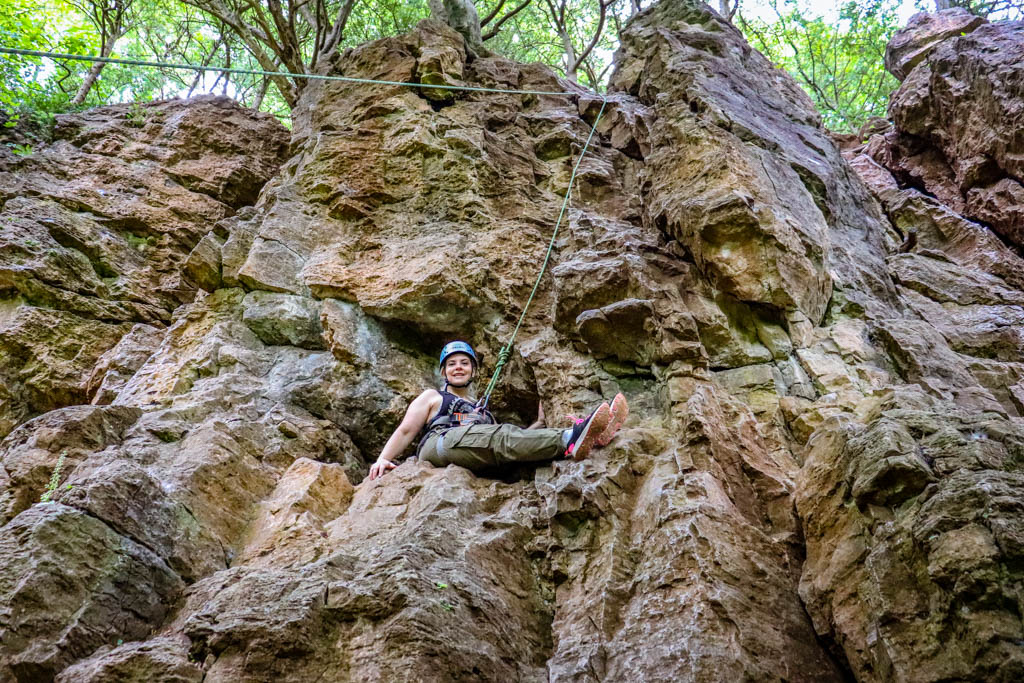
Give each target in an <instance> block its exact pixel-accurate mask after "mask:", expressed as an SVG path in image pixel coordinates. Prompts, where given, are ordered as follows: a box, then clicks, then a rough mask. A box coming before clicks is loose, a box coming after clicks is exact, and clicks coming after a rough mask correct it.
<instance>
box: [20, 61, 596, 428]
mask: <svg viewBox="0 0 1024 683" xmlns="http://www.w3.org/2000/svg"><path fill="white" fill-rule="evenodd" d="M0 54H10V55H21V56H25V57H48V58H50V59H71V60H77V61H82V62H103V63H105V64H121V65H124V66H149V67H155V68H165V69H185V70H188V71H218V72H221V73H232V74H246V75H250V76H285V77H288V78H309V79H315V80H321V81H343V82H346V83H370V84H374V85H396V86H405V87H409V88H430V89H437V90H467V91H470V92H495V93H507V94H510V95H559V96H572V95H580V94H581V93H579V92H558V91H547V90H505V89H502V88H480V87H475V86H469V85H434V84H430V83H406V82H403V81H384V80H378V79H374V78H354V77H351V76H325V75H321V74H297V73H290V72H287V71H263V70H261V69H235V68H229V67H223V66H194V65H192V64H172V63H167V62H152V61H146V60H141V59H119V58H116V57H95V56H88V55H72V54H64V53H60V52H45V51H42V50H22V49H17V48H9V47H0ZM607 104H608V98H607V96H605V95H601V109H600V110H598V112H597V118H595V119H594V125H593V126H591V127H590V135H588V136H587V141H586V142H585V143H584V144H583V149H582V150H581V151H580V156H579V158H578V159H576V164H575V165H574V166H573V169H572V175H570V176H569V187H567V188H566V190H565V197H564V198H563V199H562V208H561V210H559V212H558V219H557V220H556V221H555V230H554V232H553V233H551V241H550V242H548V251H547V253H546V254H545V255H544V262H543V263H542V264H541V267H540V272H539V273H538V274H537V281H536V282H534V283H533V290H532V291H531V292H530V297H529V298H528V299H527V300H526V304H525V305H524V306H523V312H522V313H521V314H520V315H519V321H518V322H517V323H516V326H515V329H514V330H512V336H511V337H509V340H508V342H507V343H506V344H505V345H504V346H502V347H501V350H500V351H499V352H498V362H497V364H496V365H495V366H494V374H493V375H491V381H490V382H489V383H488V384H487V390H486V391H484V394H483V396H482V397H481V398H480V401H479V402H478V406H479V407H480V408H481V409H484V408H486V407H487V404H488V403H489V402H490V400H491V393H492V392H493V391H494V388H495V387H496V386H497V385H498V379H499V377H500V376H501V371H502V370H503V369H504V368H505V365H507V364H508V361H509V359H510V358H511V357H512V347H513V345H514V344H515V341H516V335H518V334H519V328H520V327H522V325H523V321H524V320H525V319H526V313H527V311H529V310H530V304H531V303H533V298H534V296H535V295H536V294H537V289H538V288H540V281H541V279H542V278H543V277H544V272H545V271H546V270H547V267H548V262H549V261H550V260H551V254H552V252H553V251H554V248H555V239H556V238H557V237H558V230H559V228H560V227H561V225H562V217H563V216H564V215H565V209H566V207H567V206H568V205H569V196H570V195H571V193H572V186H573V184H574V183H575V182H576V173H577V171H579V168H580V163H582V161H583V157H584V156H586V154H587V149H588V148H589V147H590V141H591V140H592V139H593V138H594V131H596V130H597V124H598V123H599V122H600V121H601V116H602V115H603V114H604V109H605V106H606V105H607Z"/></svg>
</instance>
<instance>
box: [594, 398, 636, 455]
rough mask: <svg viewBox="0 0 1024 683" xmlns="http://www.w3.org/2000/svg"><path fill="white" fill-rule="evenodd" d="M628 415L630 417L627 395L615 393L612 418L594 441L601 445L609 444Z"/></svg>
mask: <svg viewBox="0 0 1024 683" xmlns="http://www.w3.org/2000/svg"><path fill="white" fill-rule="evenodd" d="M627 417H629V404H628V403H627V402H626V397H625V396H623V395H622V394H615V398H614V399H613V400H612V415H611V419H610V420H609V422H608V426H607V427H605V428H604V431H603V432H601V434H600V435H598V437H597V439H596V440H595V442H594V443H595V444H597V445H598V446H599V447H600V446H607V445H608V443H609V442H610V441H611V440H612V439H613V438H615V433H616V432H618V431H619V428H620V427H622V423H624V422H625V421H626V418H627Z"/></svg>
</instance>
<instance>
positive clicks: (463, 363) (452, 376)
mask: <svg viewBox="0 0 1024 683" xmlns="http://www.w3.org/2000/svg"><path fill="white" fill-rule="evenodd" d="M442 372H443V374H444V378H445V379H446V380H447V381H448V384H450V385H452V386H453V387H464V386H467V385H468V384H469V383H470V382H471V381H473V359H472V358H470V357H469V355H468V354H465V353H453V354H452V355H450V356H448V357H447V358H445V359H444V369H443V371H442Z"/></svg>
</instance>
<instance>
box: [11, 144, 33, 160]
mask: <svg viewBox="0 0 1024 683" xmlns="http://www.w3.org/2000/svg"><path fill="white" fill-rule="evenodd" d="M32 151H33V150H32V145H30V144H28V143H24V144H21V145H11V152H13V153H14V155H15V156H19V157H28V156H32Z"/></svg>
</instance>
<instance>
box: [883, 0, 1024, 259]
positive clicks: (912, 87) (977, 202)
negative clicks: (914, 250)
mask: <svg viewBox="0 0 1024 683" xmlns="http://www.w3.org/2000/svg"><path fill="white" fill-rule="evenodd" d="M886 66H887V67H888V68H889V70H890V71H891V72H892V73H893V75H895V76H896V77H897V78H899V79H900V80H901V81H902V84H901V85H900V88H899V90H897V91H896V93H895V94H894V95H893V97H892V100H891V102H890V105H889V111H890V114H891V115H892V118H893V123H894V129H893V131H892V132H890V133H888V134H886V135H885V136H884V137H882V136H879V137H878V138H877V139H875V140H873V141H872V143H871V155H872V156H873V157H874V159H875V160H876V161H878V162H879V163H880V164H882V165H883V166H885V167H887V168H888V169H890V170H891V171H892V172H893V173H894V174H895V175H896V177H897V179H898V180H899V182H900V183H901V184H902V185H904V186H911V187H916V188H917V189H920V190H923V191H925V192H927V193H928V194H930V195H932V196H934V197H936V198H938V199H939V201H941V202H942V203H943V204H945V205H946V206H948V207H949V208H951V209H953V210H954V211H956V212H957V213H960V214H963V215H964V216H966V217H968V218H970V219H971V220H974V221H977V222H981V223H983V224H985V225H987V226H990V227H991V228H992V230H993V231H995V232H996V233H997V234H998V235H1000V236H1001V237H1002V238H1003V239H1004V240H1006V241H1007V242H1008V243H1010V244H1012V245H1015V246H1016V247H1017V248H1021V247H1024V184H1022V183H1024V161H1022V160H1024V134H1022V133H1021V131H1022V130H1024V105H1022V102H1024V22H1022V21H1002V22H994V23H988V22H985V21H984V20H981V19H979V18H977V17H972V16H971V15H970V14H969V13H968V12H967V11H966V10H963V9H959V8H957V9H950V10H944V11H942V12H940V13H938V14H918V15H915V16H914V17H913V18H911V20H910V22H909V24H908V25H907V27H906V28H904V29H902V30H901V31H899V32H897V34H896V35H895V36H894V37H893V41H892V43H890V45H889V48H888V50H887V51H886Z"/></svg>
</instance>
